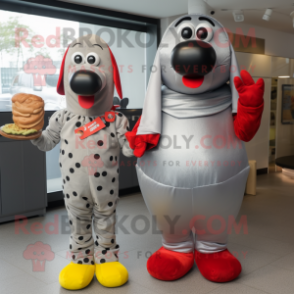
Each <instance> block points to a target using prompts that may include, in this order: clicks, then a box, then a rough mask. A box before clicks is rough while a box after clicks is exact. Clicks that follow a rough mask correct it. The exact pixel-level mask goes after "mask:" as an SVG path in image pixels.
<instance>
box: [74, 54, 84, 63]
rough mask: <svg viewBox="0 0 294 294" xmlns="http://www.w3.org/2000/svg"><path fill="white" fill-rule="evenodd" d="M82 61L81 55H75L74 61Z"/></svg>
mask: <svg viewBox="0 0 294 294" xmlns="http://www.w3.org/2000/svg"><path fill="white" fill-rule="evenodd" d="M82 61H83V57H82V56H81V55H76V56H75V63H77V64H80V63H81V62H82Z"/></svg>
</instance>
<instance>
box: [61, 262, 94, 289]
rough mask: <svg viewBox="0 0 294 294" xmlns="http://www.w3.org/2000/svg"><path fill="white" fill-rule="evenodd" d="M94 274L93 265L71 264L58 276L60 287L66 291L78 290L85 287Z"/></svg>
mask: <svg viewBox="0 0 294 294" xmlns="http://www.w3.org/2000/svg"><path fill="white" fill-rule="evenodd" d="M94 273H95V265H91V264H89V265H88V264H76V263H73V262H71V263H70V264H68V265H67V266H66V267H65V268H63V270H62V271H61V272H60V274H59V283H60V285H61V287H63V288H65V289H67V290H79V289H83V288H85V287H87V286H88V285H89V284H90V283H91V281H92V279H93V277H94Z"/></svg>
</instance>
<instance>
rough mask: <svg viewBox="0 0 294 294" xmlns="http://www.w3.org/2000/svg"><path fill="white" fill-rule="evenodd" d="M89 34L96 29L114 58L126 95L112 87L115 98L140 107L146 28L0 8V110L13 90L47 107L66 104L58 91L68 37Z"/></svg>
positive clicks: (123, 104) (8, 106)
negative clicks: (122, 27) (119, 93)
mask: <svg viewBox="0 0 294 294" xmlns="http://www.w3.org/2000/svg"><path fill="white" fill-rule="evenodd" d="M87 34H97V35H100V36H101V37H102V38H103V39H104V40H105V41H106V42H107V43H108V44H109V46H110V47H111V50H112V52H113V54H114V56H115V58H116V60H117V63H118V66H119V70H120V75H121V81H122V87H123V95H124V99H123V101H121V100H120V99H118V95H117V93H116V91H115V93H114V104H120V106H121V108H131V109H134V108H142V106H143V101H144V96H145V89H146V80H147V79H146V75H147V67H146V65H145V63H146V62H145V60H146V46H145V45H144V44H145V43H146V40H147V39H148V36H147V33H145V32H138V31H132V30H125V29H118V28H114V27H103V26H99V25H93V24H86V23H80V22H77V21H68V20H62V19H55V18H51V17H43V16H36V15H27V14H23V13H16V12H9V11H3V10H0V44H1V46H0V54H1V56H0V60H1V66H0V76H1V78H0V111H11V102H10V99H11V97H12V96H13V95H14V94H16V93H32V94H35V95H38V96H40V97H42V98H43V99H44V101H45V110H51V111H52V110H58V109H62V108H65V107H66V104H65V97H63V96H61V95H59V94H57V92H56V84H57V81H58V76H59V71H60V65H61V61H62V57H63V55H64V52H65V50H66V48H67V45H68V44H69V43H70V42H71V40H73V39H75V38H77V37H79V36H80V35H87ZM154 41H155V40H154ZM153 43H154V45H155V47H156V44H155V43H156V42H153ZM148 46H149V47H150V45H148Z"/></svg>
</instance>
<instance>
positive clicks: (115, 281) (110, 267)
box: [96, 261, 129, 288]
mask: <svg viewBox="0 0 294 294" xmlns="http://www.w3.org/2000/svg"><path fill="white" fill-rule="evenodd" d="M96 277H97V279H98V281H99V283H100V284H101V285H102V286H104V287H109V288H113V287H119V286H122V285H124V284H125V283H126V282H127V281H128V278H129V274H128V271H127V269H126V268H125V267H124V266H123V265H122V264H121V263H120V262H118V261H113V262H106V263H102V264H96Z"/></svg>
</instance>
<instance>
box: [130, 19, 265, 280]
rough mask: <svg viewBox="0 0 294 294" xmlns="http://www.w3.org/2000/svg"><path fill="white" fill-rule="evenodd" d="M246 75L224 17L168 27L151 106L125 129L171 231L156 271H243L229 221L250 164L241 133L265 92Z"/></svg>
mask: <svg viewBox="0 0 294 294" xmlns="http://www.w3.org/2000/svg"><path fill="white" fill-rule="evenodd" d="M156 69H157V70H156ZM241 78H242V79H241ZM241 78H240V77H239V70H238V65H237V61H236V57H235V53H234V49H233V47H232V46H231V45H230V41H229V37H228V34H227V33H226V31H225V29H224V28H223V26H222V25H221V24H220V23H219V22H218V21H216V20H215V19H213V18H211V17H208V16H207V15H205V14H190V15H187V16H184V17H181V18H178V19H177V20H175V21H174V22H173V23H172V24H171V25H170V26H169V27H168V29H167V30H166V32H165V34H164V36H163V38H162V42H161V45H160V46H159V49H158V52H157V55H156V57H155V61H154V66H153V72H152V74H151V77H150V80H149V85H148V89H147V93H146V98H145V102H144V108H143V114H142V116H141V118H140V120H139V121H138V123H137V124H136V126H135V127H134V129H133V130H132V131H131V132H128V133H127V134H126V136H127V139H128V140H129V142H130V146H131V148H132V149H134V155H135V156H137V157H138V158H139V159H138V162H137V166H136V168H137V175H138V179H139V184H140V188H141V191H142V194H143V197H144V200H145V202H146V205H147V207H148V209H149V211H150V213H151V214H152V215H153V216H154V217H155V219H156V221H157V226H158V228H159V229H160V230H161V232H162V237H163V242H162V243H163V246H162V247H161V248H160V249H159V250H158V251H157V252H155V253H154V254H153V255H152V256H151V257H150V258H149V259H148V261H147V269H148V272H149V273H150V274H151V275H152V276H153V277H154V278H157V279H160V280H165V281H168V280H176V279H179V278H181V277H182V276H184V275H185V274H187V272H188V271H189V270H190V269H191V268H192V267H193V264H194V260H195V261H196V264H197V266H198V269H199V271H200V272H201V274H202V275H203V276H204V277H205V278H206V279H208V280H210V281H214V282H227V281H231V280H233V279H235V278H236V277H237V276H238V275H239V274H240V272H241V264H240V262H239V261H238V260H237V259H236V258H235V257H234V256H233V255H232V254H231V253H230V252H229V251H228V250H227V238H228V226H229V225H230V223H231V222H232V220H233V221H234V219H235V217H236V216H237V214H238V212H239V209H240V206H241V203H242V199H243V195H244V191H245V184H246V181H247V176H248V172H249V166H248V159H247V155H246V151H245V147H244V143H243V142H242V141H250V140H251V139H252V138H253V137H254V135H255V134H256V132H257V130H258V128H259V125H260V121H261V116H262V111H263V93H264V82H263V80H262V79H260V80H258V81H257V83H256V84H255V83H254V81H253V79H252V77H251V76H250V74H249V73H248V72H246V71H242V72H241ZM228 81H229V82H230V84H227V82H228ZM194 235H195V237H194Z"/></svg>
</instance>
